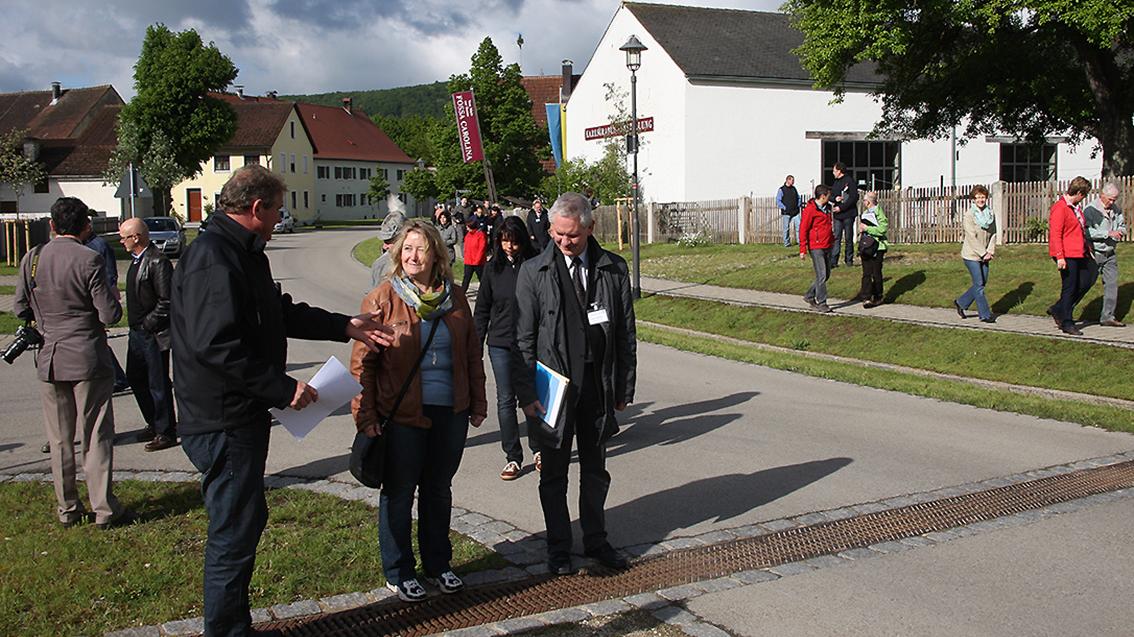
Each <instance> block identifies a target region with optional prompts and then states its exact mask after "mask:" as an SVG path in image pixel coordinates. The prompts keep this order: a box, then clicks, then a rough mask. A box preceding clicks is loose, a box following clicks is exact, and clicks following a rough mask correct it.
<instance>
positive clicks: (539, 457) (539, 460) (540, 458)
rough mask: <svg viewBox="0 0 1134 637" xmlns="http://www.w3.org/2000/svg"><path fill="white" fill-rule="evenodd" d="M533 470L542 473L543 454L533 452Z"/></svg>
mask: <svg viewBox="0 0 1134 637" xmlns="http://www.w3.org/2000/svg"><path fill="white" fill-rule="evenodd" d="M535 470H536V471H543V454H542V453H540V452H539V451H537V452H535Z"/></svg>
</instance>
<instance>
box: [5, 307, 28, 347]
mask: <svg viewBox="0 0 1134 637" xmlns="http://www.w3.org/2000/svg"><path fill="white" fill-rule="evenodd" d="M23 324H24V322H23V321H21V320H20V319H18V318H16V315H15V314H12V313H11V312H0V343H5V344H6V343H8V342H9V341H11V336H12V335H13V334H15V333H16V328H18V327H19V326H21V325H23Z"/></svg>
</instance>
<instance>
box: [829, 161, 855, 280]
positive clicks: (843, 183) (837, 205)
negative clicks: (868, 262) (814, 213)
mask: <svg viewBox="0 0 1134 637" xmlns="http://www.w3.org/2000/svg"><path fill="white" fill-rule="evenodd" d="M831 172H832V173H833V174H834V175H835V182H834V183H833V184H831V201H832V202H834V204H833V205H834V217H835V218H834V226H835V245H834V249H832V250H831V267H832V268H837V267H839V246H845V247H844V248H843V250H844V252H845V261H846V264H847V265H852V264H853V263H854V235H855V225H856V224H855V219H856V218H857V217H858V184H857V183H856V182H855V180H854V177H853V176H852V175H848V174H847V167H846V164H844V163H843V162H841V161H837V162H835V166H834V167H833V168H832V169H831Z"/></svg>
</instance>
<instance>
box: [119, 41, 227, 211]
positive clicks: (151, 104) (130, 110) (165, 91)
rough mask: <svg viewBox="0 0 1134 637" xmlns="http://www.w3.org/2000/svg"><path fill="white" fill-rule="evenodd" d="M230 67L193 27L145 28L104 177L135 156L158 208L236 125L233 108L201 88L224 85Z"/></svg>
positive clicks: (165, 204) (215, 88)
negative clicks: (129, 95) (114, 148)
mask: <svg viewBox="0 0 1134 637" xmlns="http://www.w3.org/2000/svg"><path fill="white" fill-rule="evenodd" d="M236 74H237V70H236V67H235V66H233V64H232V60H230V59H228V57H227V56H225V55H224V54H223V53H221V52H220V50H219V49H217V47H216V45H214V44H213V43H211V42H210V43H209V44H208V45H206V44H204V42H202V41H201V36H200V35H198V34H197V32H196V31H194V30H193V29H188V30H186V31H182V32H179V33H174V32H173V31H170V30H169V28H168V27H166V26H165V25H163V24H155V25H152V26H150V27H149V28H148V29H146V38H145V40H144V41H143V42H142V52H141V55H139V56H138V62H137V63H136V64H135V65H134V90H135V91H136V94H135V96H134V99H132V100H130V103H129V104H127V105H126V106H125V107H123V108H122V113H121V114H120V115H119V117H118V133H119V138H120V145H119V149H118V152H116V153H115V154H114V157H113V159H112V162H111V166H110V167H109V168H108V172H107V177H108V178H111V179H114V180H117V179H118V178H119V177H120V176H121V175H122V173H123V171H124V169H125V167H126V164H128V163H130V162H134V163H135V164H136V165H138V166H139V169H140V170H141V172H142V176H143V177H144V178H145V179H146V180H147V181H148V182H149V184H150V187H151V188H152V189H153V191H154V195H155V196H154V206H155V211H156V212H158V213H160V214H164V213H165V212H166V211H167V210H168V209H169V189H170V188H171V187H172V186H173V185H174V184H175V183H177V182H178V181H181V180H182V179H185V178H188V177H192V176H193V175H196V174H197V173H198V172H200V170H201V163H202V162H204V161H205V160H207V159H208V158H209V157H211V156H212V155H213V153H214V152H215V151H216V149H217V148H218V147H219V146H220V145H221V144H224V143H225V142H227V141H228V140H229V139H231V138H232V135H233V133H234V132H236V114H235V113H234V112H233V110H232V109H231V108H230V107H229V106H228V104H225V103H224V102H223V101H221V100H218V99H215V98H212V97H209V95H208V93H209V92H210V91H222V90H224V89H225V88H226V87H227V86H228V85H229V84H230V83H232V81H233V80H234V79H236ZM121 140H125V142H126V143H125V144H122V142H121Z"/></svg>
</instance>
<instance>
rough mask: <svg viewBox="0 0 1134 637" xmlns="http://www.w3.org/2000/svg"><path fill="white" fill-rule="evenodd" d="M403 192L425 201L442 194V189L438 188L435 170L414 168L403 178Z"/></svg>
mask: <svg viewBox="0 0 1134 637" xmlns="http://www.w3.org/2000/svg"><path fill="white" fill-rule="evenodd" d="M402 192H404V193H406V194H408V195H409V196H411V197H413V198H414V199H416V200H417V201H425V200H426V199H429V198H430V197H436V196H437V195H439V194H441V191H439V190H438V189H437V181H436V179H434V177H433V171H431V170H426V169H424V168H414V169H413V170H411V171H409V172H408V173H406V176H405V179H403V180H402Z"/></svg>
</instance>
